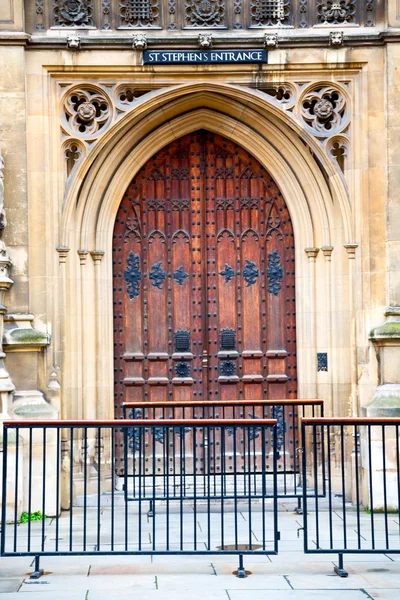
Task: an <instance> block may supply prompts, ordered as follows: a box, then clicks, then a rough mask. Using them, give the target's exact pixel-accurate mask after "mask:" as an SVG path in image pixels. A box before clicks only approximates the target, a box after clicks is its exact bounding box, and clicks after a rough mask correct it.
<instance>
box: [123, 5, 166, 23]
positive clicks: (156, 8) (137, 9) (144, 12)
mask: <svg viewBox="0 0 400 600" xmlns="http://www.w3.org/2000/svg"><path fill="white" fill-rule="evenodd" d="M119 10H120V20H121V26H122V27H155V26H157V25H159V23H158V21H159V17H160V3H159V0H121V1H120V9H119Z"/></svg>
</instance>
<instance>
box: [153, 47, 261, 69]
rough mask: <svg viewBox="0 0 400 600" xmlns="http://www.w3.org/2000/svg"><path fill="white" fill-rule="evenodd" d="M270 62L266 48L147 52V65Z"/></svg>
mask: <svg viewBox="0 0 400 600" xmlns="http://www.w3.org/2000/svg"><path fill="white" fill-rule="evenodd" d="M266 62H268V53H267V50H266V49H265V48H258V49H257V50H206V51H204V50H145V51H144V52H143V63H144V64H145V65H172V64H180V65H192V64H193V65H211V64H221V63H228V64H252V63H266Z"/></svg>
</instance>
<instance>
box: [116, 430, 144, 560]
mask: <svg viewBox="0 0 400 600" xmlns="http://www.w3.org/2000/svg"><path fill="white" fill-rule="evenodd" d="M119 433H122V439H123V442H122V443H123V455H124V456H123V461H122V464H123V469H124V473H123V476H124V496H123V497H124V548H125V552H126V551H127V550H128V496H129V486H128V448H129V445H128V428H127V426H126V425H125V426H124V427H123V428H122V429H120V430H119ZM136 439H137V438H136V427H135V425H134V424H133V427H132V454H133V455H134V454H135V451H136V450H135V443H136V442H135V440H136ZM139 444H140V436H139ZM139 468H140V457H139ZM133 475H134V474H133ZM133 481H134V484H133V490H132V494H133V496H134V497H135V495H136V482H135V477H133ZM140 485H141V484H140V482H139V495H140ZM139 527H140V520H139Z"/></svg>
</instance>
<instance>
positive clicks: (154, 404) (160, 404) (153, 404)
mask: <svg viewBox="0 0 400 600" xmlns="http://www.w3.org/2000/svg"><path fill="white" fill-rule="evenodd" d="M323 403H324V401H323V400H322V399H320V398H317V399H308V398H307V399H304V400H302V399H295V400H291V399H290V398H284V399H282V400H215V401H211V400H210V401H207V400H205V401H204V400H193V402H191V401H188V400H185V401H184V402H178V401H170V402H168V401H166V400H162V401H161V400H160V401H157V400H156V401H153V400H151V401H147V402H124V403H123V404H122V406H123V407H124V408H181V407H182V408H190V407H193V408H198V407H207V406H210V407H212V406H255V405H260V406H274V405H275V404H293V405H295V406H310V405H317V406H321V405H322V404H323Z"/></svg>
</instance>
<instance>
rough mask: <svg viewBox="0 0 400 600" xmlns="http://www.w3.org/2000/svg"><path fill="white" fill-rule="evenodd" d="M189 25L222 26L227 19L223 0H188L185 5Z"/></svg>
mask: <svg viewBox="0 0 400 600" xmlns="http://www.w3.org/2000/svg"><path fill="white" fill-rule="evenodd" d="M185 20H186V25H187V26H188V27H221V26H223V25H224V20H225V2H224V1H222V0H188V1H187V3H186V7H185Z"/></svg>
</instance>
